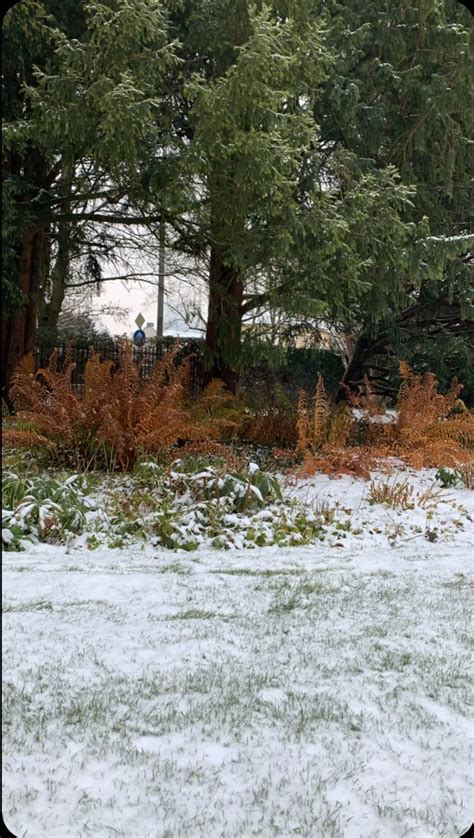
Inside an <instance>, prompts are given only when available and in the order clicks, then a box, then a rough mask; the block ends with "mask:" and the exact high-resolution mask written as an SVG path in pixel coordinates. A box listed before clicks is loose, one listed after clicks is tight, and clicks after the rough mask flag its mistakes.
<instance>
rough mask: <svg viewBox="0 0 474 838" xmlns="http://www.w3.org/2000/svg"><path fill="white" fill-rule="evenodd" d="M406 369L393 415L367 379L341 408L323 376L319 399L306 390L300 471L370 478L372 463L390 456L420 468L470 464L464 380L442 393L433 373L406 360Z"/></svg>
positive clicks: (472, 426) (473, 441)
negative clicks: (333, 403)
mask: <svg viewBox="0 0 474 838" xmlns="http://www.w3.org/2000/svg"><path fill="white" fill-rule="evenodd" d="M400 373H401V378H402V383H401V386H400V391H399V395H398V403H397V411H395V412H394V414H393V415H388V414H387V413H386V412H385V407H384V405H383V403H382V401H381V400H380V398H379V397H377V396H375V395H374V393H373V392H372V390H371V388H370V385H369V382H368V381H367V379H365V380H364V386H363V389H362V393H360V394H353V393H351V392H350V391H348V390H347V391H346V395H347V401H346V402H345V403H342V404H341V405H339V406H338V407H337V408H335V409H333V408H331V405H330V403H329V400H328V398H327V395H326V391H325V387H324V380H323V378H322V376H321V375H319V376H318V382H317V385H316V392H315V395H314V398H313V399H310V398H309V397H308V395H307V393H305V392H304V391H301V393H300V397H299V401H298V419H297V423H296V430H297V445H296V452H297V453H298V454H300V456H301V455H302V456H303V464H302V466H301V469H300V473H302V474H305V475H310V474H314V473H315V472H317V471H323V472H328V473H334V472H339V473H347V474H354V475H355V476H360V477H368V476H369V473H370V470H371V469H372V468H374V467H375V466H379V467H380V466H381V463H382V461H383V459H386V458H387V457H390V456H392V457H398V458H400V459H402V460H404V461H405V462H406V463H407V464H408V465H411V466H413V467H414V468H424V467H425V468H432V467H438V466H444V467H446V466H447V467H458V468H460V467H462V466H463V465H464V466H465V467H466V468H467V469H468V468H469V464H470V463H472V460H473V455H472V449H473V446H474V415H473V413H472V411H469V410H468V409H467V408H466V406H465V405H464V403H463V402H462V400H461V399H460V398H459V394H460V391H461V389H462V385H461V384H459V383H458V382H457V380H456V379H454V380H453V382H452V385H451V389H450V390H449V392H448V393H447V394H446V395H442V394H440V393H438V389H437V382H436V379H435V377H434V375H432V374H431V373H426V374H424V375H419V374H416V373H414V372H413V371H412V370H411V369H410V367H408V366H407V364H404V363H401V364H400Z"/></svg>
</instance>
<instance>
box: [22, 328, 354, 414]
mask: <svg viewBox="0 0 474 838" xmlns="http://www.w3.org/2000/svg"><path fill="white" fill-rule="evenodd" d="M176 345H179V346H180V347H181V351H180V353H179V355H178V358H179V357H180V356H181V357H183V358H184V357H188V356H191V389H192V393H193V395H194V396H196V395H198V394H199V392H200V391H201V389H202V381H203V372H204V341H203V340H202V339H199V338H190V339H186V340H183V339H182V338H181V339H180V338H176V337H165V338H157V339H154V340H149V341H147V342H146V343H145V345H144V346H143V347H136V346H134V347H133V349H132V353H133V355H132V357H133V360H134V361H135V362H136V363H137V364H139V368H140V374H141V375H142V377H143V378H144V379H146V378H148V376H149V375H150V374H151V371H152V370H153V367H154V366H155V365H156V364H157V363H158V361H160V360H161V359H162V358H163V356H164V355H165V354H166V352H168V351H169V350H170V349H172V348H173V347H175V346H176ZM68 349H69V352H70V355H71V357H72V360H73V361H74V363H75V368H74V370H73V373H72V383H73V386H74V388H75V390H77V392H81V390H82V388H83V385H84V371H85V368H86V364H87V360H88V358H89V357H90V355H91V351H92V350H94V351H95V352H98V353H99V355H100V356H101V358H102V360H104V361H112V362H113V363H114V364H116V365H118V362H119V342H118V341H115V340H113V339H112V338H111V339H110V341H104V342H100V341H94V345H93V346H90V345H88V344H87V343H86V342H84V341H82V342H79V341H77V342H75V343H69V344H68V343H67V342H62V343H61V342H60V343H56V344H47V343H42V344H40V345H39V346H37V348H36V351H35V364H36V368H37V369H39V368H40V367H44V366H47V364H48V362H49V359H50V357H51V355H52V353H53V351H54V350H56V351H57V358H58V367H59V369H61V368H62V366H63V363H64V359H65V357H66V351H67V350H68ZM281 361H282V359H279V363H278V362H277V364H275V363H271V362H270V361H263V360H259V361H258V360H254V361H253V362H249V364H248V365H246V366H244V368H243V369H242V370H241V374H240V380H239V391H240V392H242V393H252V394H254V395H255V396H257V397H258V396H259V395H260V396H262V397H265V396H267V397H270V398H272V397H273V396H274V395H275V394H276V393H277V391H278V390H279V391H281V392H284V393H285V394H286V395H287V396H289V397H290V398H291V399H292V400H293V401H295V400H296V399H297V397H298V391H299V389H300V388H303V389H305V390H307V391H312V390H313V389H314V386H315V382H316V379H317V373H318V372H322V373H323V375H324V378H325V382H326V387H327V388H328V391H331V390H335V389H336V388H337V385H338V382H339V380H340V379H341V377H342V374H343V365H342V361H341V359H340V358H339V357H338V356H336V355H335V354H334V353H332V352H329V351H327V350H314V352H311V351H309V350H306V349H293V350H291V352H290V353H289V354H288V355H287V357H286V364H283V365H281Z"/></svg>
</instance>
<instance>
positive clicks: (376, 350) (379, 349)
mask: <svg viewBox="0 0 474 838" xmlns="http://www.w3.org/2000/svg"><path fill="white" fill-rule="evenodd" d="M388 344H389V340H388V337H386V336H378V337H369V336H368V335H365V334H362V335H359V337H358V338H357V341H356V344H355V347H354V352H353V353H352V357H351V360H350V362H349V364H348V367H347V369H346V371H345V373H344V375H343V377H342V380H341V382H340V384H339V389H338V391H337V393H336V399H335V401H336V404H338V403H339V402H341V401H344V400H345V399H346V392H345V389H344V387H349V389H351V390H355V389H356V387H357V385H358V384H360V383H361V381H362V379H363V377H364V374H365V372H366V367H367V366H369V367H370V363H369V361H370V359H371V358H373V357H374V356H375V355H383V354H385V353H386V352H387V349H388Z"/></svg>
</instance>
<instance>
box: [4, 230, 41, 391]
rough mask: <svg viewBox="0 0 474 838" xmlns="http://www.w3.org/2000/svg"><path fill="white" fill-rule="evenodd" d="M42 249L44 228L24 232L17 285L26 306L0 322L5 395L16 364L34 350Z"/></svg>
mask: <svg viewBox="0 0 474 838" xmlns="http://www.w3.org/2000/svg"><path fill="white" fill-rule="evenodd" d="M46 247H47V244H46V230H45V227H43V226H36V227H32V228H30V229H28V230H25V232H24V233H23V236H22V239H21V244H20V254H19V265H18V283H19V288H20V291H21V292H22V294H24V296H25V299H26V303H25V304H24V305H23V306H22V307H21V308H19V309H18V310H17V311H15V312H14V313H13V314H11V315H9V316H8V317H7V318H5V319H4V320H3V321H2V391H3V392H4V393H5V394H6V395H8V390H9V384H10V379H11V376H12V373H13V372H14V370H15V368H16V367H17V365H18V363H19V362H20V361H21V359H22V358H23V357H24V356H25V355H28V354H29V353H30V352H33V350H34V348H35V340H36V324H37V307H38V295H39V290H40V286H41V279H42V274H43V267H44V259H45V254H46Z"/></svg>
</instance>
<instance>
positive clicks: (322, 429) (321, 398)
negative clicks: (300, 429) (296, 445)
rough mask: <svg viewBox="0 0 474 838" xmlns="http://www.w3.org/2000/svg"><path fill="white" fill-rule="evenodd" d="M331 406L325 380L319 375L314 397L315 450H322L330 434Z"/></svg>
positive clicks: (313, 440)
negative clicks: (328, 433)
mask: <svg viewBox="0 0 474 838" xmlns="http://www.w3.org/2000/svg"><path fill="white" fill-rule="evenodd" d="M328 419H329V404H328V398H327V395H326V388H325V387H324V378H323V376H322V375H321V373H320V372H319V373H318V381H317V384H316V392H315V396H314V412H313V439H312V442H313V444H314V447H315V448H322V446H323V445H324V443H325V441H326V436H327V432H328Z"/></svg>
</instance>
